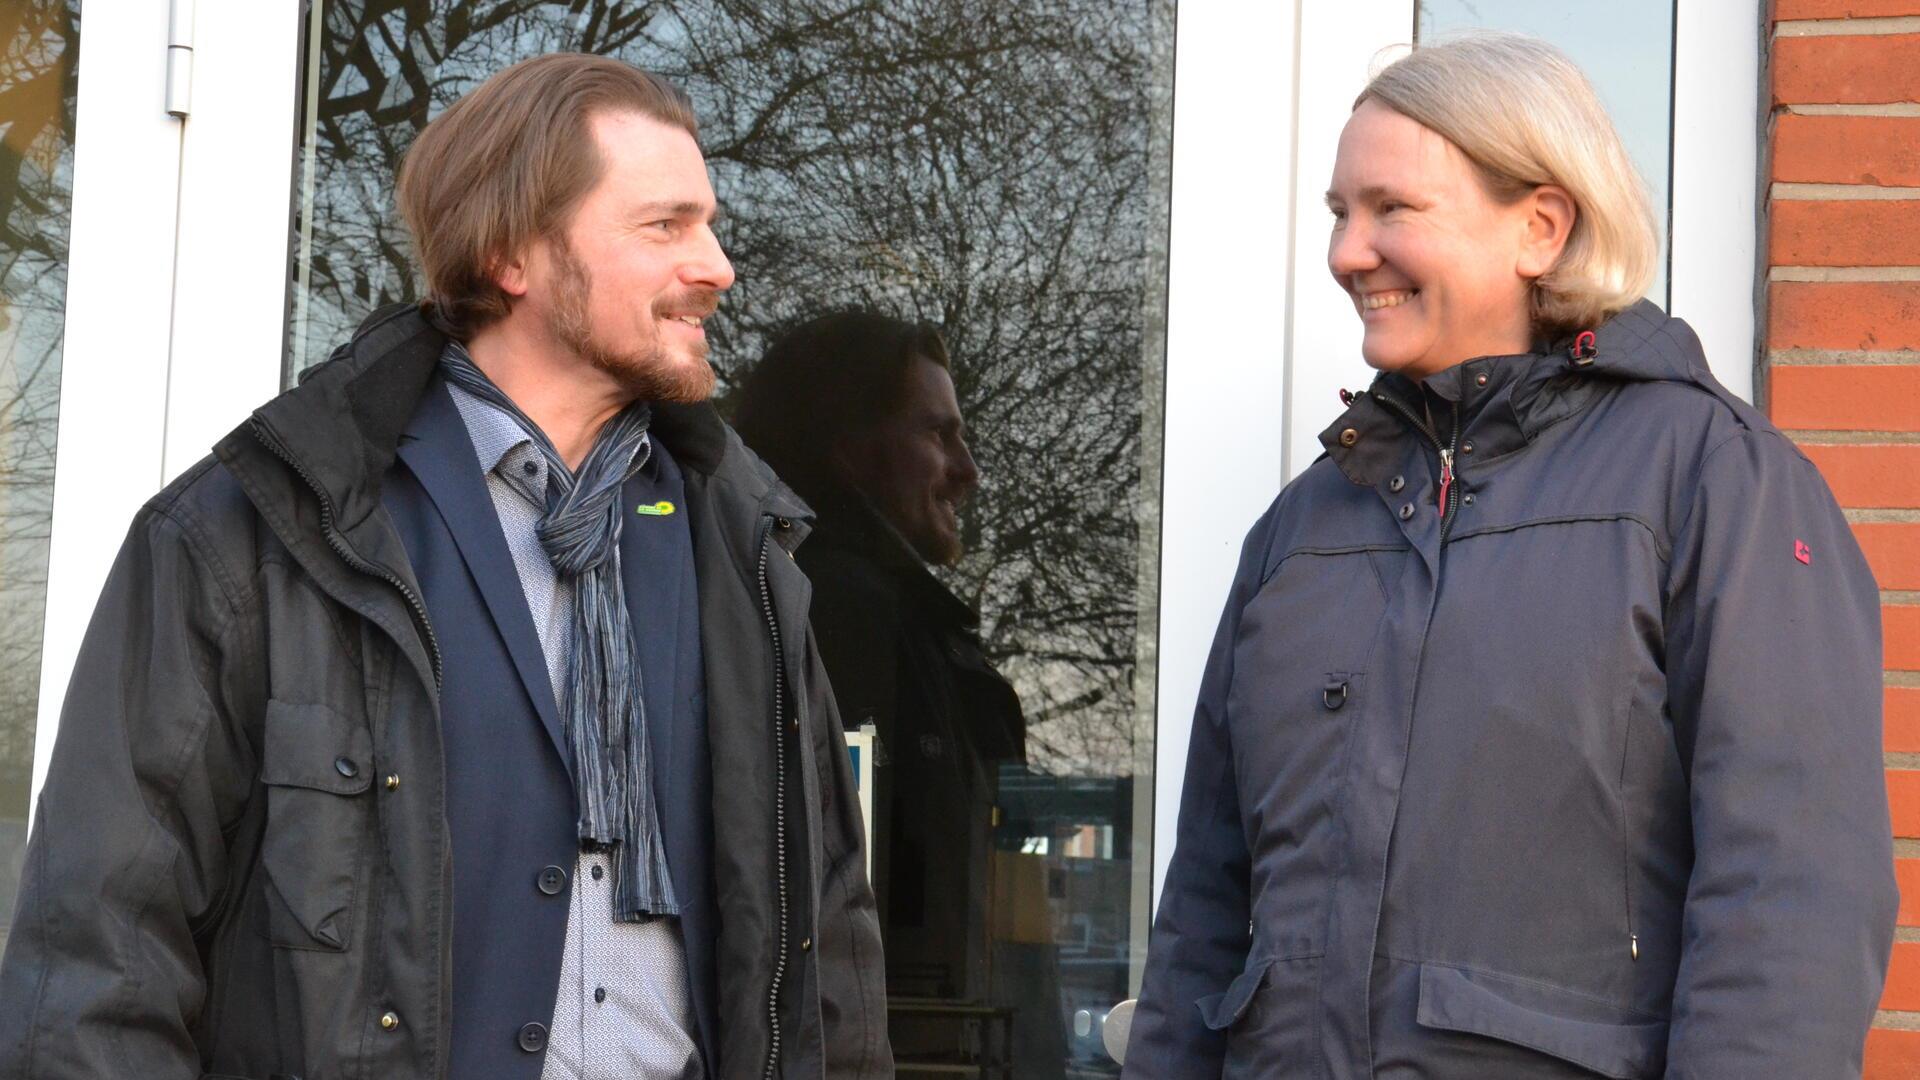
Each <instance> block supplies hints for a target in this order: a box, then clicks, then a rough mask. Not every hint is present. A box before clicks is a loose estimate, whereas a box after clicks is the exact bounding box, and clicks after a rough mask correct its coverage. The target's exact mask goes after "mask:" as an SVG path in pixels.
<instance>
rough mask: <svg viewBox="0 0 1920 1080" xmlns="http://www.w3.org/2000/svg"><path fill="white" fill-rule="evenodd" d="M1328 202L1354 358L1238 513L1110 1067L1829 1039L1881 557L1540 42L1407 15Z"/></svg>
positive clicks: (1728, 1055) (1626, 1053)
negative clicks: (1159, 876)
mask: <svg viewBox="0 0 1920 1080" xmlns="http://www.w3.org/2000/svg"><path fill="white" fill-rule="evenodd" d="M1327 203H1328V206H1329V208H1330V209H1331V211H1332V236H1331V241H1330V245H1329V250H1328V256H1327V261H1328V268H1329V269H1330V270H1331V271H1332V273H1333V275H1334V277H1335V279H1336V280H1338V281H1339V283H1340V284H1341V285H1342V286H1343V287H1344V288H1345V289H1346V291H1347V292H1348V294H1349V295H1350V296H1351V297H1352V299H1353V304H1354V309H1355V311H1356V313H1357V314H1358V315H1359V317H1360V319H1361V320H1362V322H1363V324H1364V326H1365V338H1364V344H1363V346H1362V351H1363V353H1364V355H1365V357H1366V360H1367V362H1368V363H1369V364H1370V365H1371V366H1372V367H1374V368H1375V369H1377V371H1378V376H1377V377H1376V378H1375V379H1374V381H1373V384H1372V386H1371V387H1370V388H1369V389H1367V390H1365V391H1361V392H1359V393H1356V394H1353V395H1351V400H1350V402H1349V407H1348V408H1347V410H1346V411H1345V413H1344V414H1342V415H1341V416H1340V417H1339V418H1338V419H1337V420H1335V421H1334V423H1333V424H1332V426H1330V427H1329V428H1328V429H1327V431H1326V433H1325V434H1324V435H1323V436H1322V440H1323V442H1324V443H1325V445H1326V447H1327V454H1326V456H1325V457H1323V458H1322V459H1321V460H1319V461H1318V462H1316V463H1315V464H1314V465H1313V466H1312V467H1311V468H1309V469H1308V470H1307V472H1306V473H1305V474H1303V475H1302V476H1301V477H1300V478H1299V479H1298V480H1296V481H1295V482H1293V483H1292V484H1290V485H1289V486H1288V487H1287V488H1286V490H1284V491H1283V492H1281V494H1280V497H1279V498H1278V499H1277V500H1276V501H1275V503H1274V504H1273V507H1272V509H1271V510H1270V511H1269V512H1268V513H1267V514H1266V516H1265V517H1264V518H1263V519H1262V520H1261V521H1260V522H1259V523H1258V524H1257V525H1256V526H1255V527H1254V529H1253V531H1252V534H1251V535H1250V536H1249V537H1248V539H1247V543H1246V546H1245V549H1244V554H1243V556H1242V559H1241V563H1240V569H1239V576H1238V579H1237V581H1236V583H1235V585H1234V587H1233V591H1232V594H1231V596H1230V598H1229V600H1228V603H1227V608H1226V612H1225V615H1224V616H1223V618H1222V621H1221V626H1220V630H1219V634H1218V636H1217V638H1216V639H1215V642H1214V647H1213V654H1212V657H1211V662H1210V666H1209V670H1208V674H1207V677H1206V680H1205V683H1204V686H1203V689H1202V691H1201V698H1200V703H1199V709H1198V712H1197V715H1196V717H1195V719H1194V726H1193V734H1192V750H1191V756H1190V758H1189V762H1188V768H1187V778H1186V786H1185V794H1184V796H1183V798H1182V801H1181V806H1180V825H1179V839H1178V845H1177V848H1176V850H1175V852H1174V856H1173V862H1172V866H1171V868H1170V870H1169V873H1168V878H1167V883H1166V887H1165V891H1164V893H1163V895H1162V898H1161V902H1160V908H1159V914H1158V920H1157V922H1156V924H1155V928H1154V937H1153V941H1152V949H1151V952H1150V954H1149V957H1148V962H1147V972H1146V984H1145V988H1144V990H1143V991H1142V994H1141V999H1140V1006H1139V1011H1138V1014H1137V1018H1136V1021H1135V1025H1134V1029H1133V1038H1132V1044H1131V1046H1130V1048H1129V1052H1128V1059H1127V1065H1126V1070H1127V1075H1129V1076H1135V1077H1153V1078H1162V1077H1208V1078H1212V1077H1252V1076H1259V1077H1308V1078H1329V1080H1333V1078H1339V1080H1346V1078H1356V1077H1382V1078H1394V1080H1414V1078H1419V1080H1469V1078H1470V1080H1498V1078H1506V1077H1527V1078H1540V1077H1547V1078H1555V1077H1565V1078H1573V1077H1593V1076H1607V1077H1662V1076H1665V1077H1674V1078H1679V1077H1685V1078H1688V1080H1704V1078H1709V1077H1727V1078H1741V1080H1747V1078H1753V1077H1792V1078H1807V1080H1815V1078H1817V1080H1832V1078H1837V1077H1849V1076H1852V1077H1857V1076H1858V1075H1859V1073H1860V1061H1861V1045H1862V1041H1863V1039H1864V1036H1865V1034H1866V1029H1867V1025H1868V1022H1869V1020H1870V1018H1871V1017H1872V1014H1873V1009H1874V1005H1875V1002H1876V1000H1877V998H1878V995H1879V992H1880V987H1881V982H1882V979H1883V977H1884V974H1885V971H1886V962H1887V954H1888V949H1889V947H1890V941H1891V937H1892V926H1893V917H1894V905H1895V893H1894V888H1893V881H1892V872H1891V850H1890V848H1891V844H1890V841H1889V837H1888V826H1887V799H1886V789H1885V781H1884V778H1883V776H1882V772H1881V759H1880V702H1881V687H1880V681H1881V680H1880V663H1881V662H1880V638H1879V596H1878V592H1877V590H1876V588H1875V585H1874V581H1873V578H1872V576H1871V575H1870V574H1869V572H1868V570H1867V567H1866V565H1865V562H1864V561H1863V560H1862V558H1861V556H1860V552H1859V550H1858V548H1857V547H1856V546H1855V544H1854V541H1853V539H1852V537H1851V534H1850V532H1849V530H1848V527H1847V524H1846V521H1845V520H1844V519H1843V518H1842V516H1841V514H1840V511H1839V510H1838V509H1837V508H1836V507H1835V505H1834V502H1833V498H1832V496H1831V495H1830V494H1829V492H1828V490H1827V487H1826V485H1825V484H1824V483H1823V482H1822V481H1821V479H1820V476H1819V475H1818V473H1816V472H1815V471H1814V468H1813V466H1812V465H1811V464H1809V463H1808V461H1807V460H1806V459H1805V458H1804V457H1803V456H1801V455H1800V454H1799V453H1798V452H1797V451H1796V450H1795V448H1794V446H1793V444H1792V443H1791V442H1789V441H1788V440H1787V439H1785V438H1784V437H1782V436H1781V434H1780V433H1779V432H1778V431H1776V430H1775V429H1774V428H1773V426H1772V425H1771V424H1769V423H1768V422H1767V420H1766V418H1765V417H1764V416H1763V415H1761V414H1760V413H1759V412H1757V411H1756V410H1754V409H1753V408H1752V407H1751V406H1749V405H1747V404H1746V403H1744V402H1742V401H1740V400H1739V399H1737V398H1735V397H1733V396H1732V395H1731V394H1729V393H1728V392H1727V391H1726V390H1725V389H1723V388H1722V387H1721V386H1720V384H1719V383H1717V382H1715V381H1714V379H1713V376H1712V375H1710V374H1709V373H1708V370H1707V365H1706V360H1705V358H1704V357H1703V356H1702V355H1701V351H1700V345H1699V342H1698V340H1697V339H1696V338H1695V337H1694V335H1693V333H1692V331H1690V330H1689V329H1688V328H1687V327H1686V325H1685V324H1684V323H1682V322H1680V321H1679V320H1678V319H1673V318H1670V317H1668V316H1667V315H1665V314H1663V313H1662V312H1661V311H1660V310H1659V309H1658V308H1656V307H1654V306H1653V305H1651V304H1650V303H1647V302H1646V301H1645V300H1643V299H1642V294H1643V293H1644V292H1645V290H1646V288H1647V286H1648V284H1649V282H1650V280H1651V279H1652V277H1653V274H1654V266H1655V259H1656V258H1657V257H1658V251H1659V240H1658V234H1657V230H1656V227H1655V224H1654V217H1653V214H1652V212H1651V210H1650V208H1649V205H1648V199H1647V196H1646V193H1645V190H1644V188H1643V186H1642V185H1641V184H1640V182H1639V181H1638V179H1637V178H1636V176H1635V173H1634V170H1633V167H1632V165H1631V164H1630V162H1629V161H1628V159H1627V156H1626V153H1625V152H1624V150H1623V149H1622V148H1621V144H1620V140H1619V138H1618V136H1617V135H1616V134H1615V132H1614V130H1613V126H1612V124H1611V123H1610V122H1609V120H1608V118H1607V116H1606V114H1605V112H1604V111H1603V110H1602V109H1601V107H1600V105H1599V103H1598V101H1597V100H1596V98H1595V96H1594V93H1593V90H1592V88H1591V87H1590V86H1589V85H1588V83H1587V81H1586V80H1585V78H1584V77H1583V76H1582V75H1581V74H1580V72H1579V71H1578V69H1577V68H1575V67H1574V66H1573V65H1572V64H1571V63H1570V62H1569V61H1568V60H1567V59H1566V58H1565V57H1564V56H1563V55H1561V54H1560V53H1559V52H1558V51H1556V50H1554V49H1553V48H1552V47H1550V46H1548V45H1546V44H1544V43H1542V42H1539V41H1535V40H1532V39H1529V38H1524V37H1518V36H1512V35H1493V34H1485V35H1476V36H1473V37H1467V38H1461V39H1456V40H1454V41H1451V42H1448V43H1445V44H1441V45H1437V46H1434V47H1430V48H1424V49H1420V50H1418V51H1415V52H1414V53H1412V54H1411V55H1409V56H1408V57H1406V58H1405V59H1402V60H1400V61H1399V62H1398V63H1395V64H1393V65H1392V66H1390V67H1388V68H1386V69H1385V70H1384V71H1383V72H1381V73H1380V74H1379V75H1378V76H1377V77H1376V78H1375V79H1374V80H1373V82H1372V83H1371V85H1369V86H1368V88H1367V90H1366V92H1365V93H1364V94H1363V95H1362V96H1361V98H1360V100H1359V102H1358V103H1357V105H1356V107H1355V109H1354V111H1353V115H1352V118H1351V119H1350V120H1349V122H1348V124H1347V126H1346V129H1345V131H1344V132H1343V133H1342V135H1341V139H1340V147H1339V155H1338V159H1337V162H1336V164H1335V167H1334V175H1333V182H1332V186H1331V188H1330V189H1329V191H1328V193H1327Z"/></svg>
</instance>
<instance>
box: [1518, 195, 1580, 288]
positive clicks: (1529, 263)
mask: <svg viewBox="0 0 1920 1080" xmlns="http://www.w3.org/2000/svg"><path fill="white" fill-rule="evenodd" d="M1521 206H1522V208H1523V210H1524V212H1525V214H1526V235H1525V237H1524V238H1523V239H1522V240H1521V242H1520V256H1519V259H1518V260H1517V261H1516V262H1515V264H1514V269H1515V270H1516V271H1518V272H1519V274H1520V276H1521V277H1523V278H1529V279H1532V278H1538V277H1541V276H1543V275H1545V274H1546V273H1547V272H1548V271H1550V270H1552V269H1553V266H1554V264H1555V263H1557V262H1559V261H1560V253H1561V252H1562V251H1564V250H1566V247H1567V237H1568V236H1570V235H1572V233H1573V223H1574V221H1575V220H1577V219H1578V218H1579V216H1580V211H1579V210H1578V209H1576V208H1575V207H1574V205H1573V196H1571V195H1568V194H1567V189H1565V188H1563V187H1561V186H1559V185H1558V184H1541V185H1540V186H1539V187H1537V188H1534V189H1533V191H1532V192H1531V193H1530V194H1528V195H1527V197H1526V198H1524V199H1522V200H1521Z"/></svg>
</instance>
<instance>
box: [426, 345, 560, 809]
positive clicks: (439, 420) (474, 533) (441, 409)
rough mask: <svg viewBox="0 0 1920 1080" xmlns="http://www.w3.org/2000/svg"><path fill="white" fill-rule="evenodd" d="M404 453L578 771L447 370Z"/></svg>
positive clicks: (543, 717)
mask: <svg viewBox="0 0 1920 1080" xmlns="http://www.w3.org/2000/svg"><path fill="white" fill-rule="evenodd" d="M400 459H401V460H402V461H404V462H405V463H406V465H407V468H409V469H411V470H412V471H413V475H414V476H415V477H416V478H418V479H419V481H420V486H421V487H422V488H425V489H426V492H427V495H428V497H430V498H431V499H432V500H433V504H434V507H435V509H437V510H439V512H440V517H441V519H442V520H444V521H445V522H446V525H447V531H448V532H450V533H452V534H453V541H454V543H455V544H456V545H457V546H458V547H459V548H460V557H461V559H462V560H464V561H465V562H466V564H467V570H468V572H469V573H470V574H471V575H472V576H473V580H474V583H475V584H476V585H477V586H478V587H479V589H480V595H481V596H482V597H483V598H485V600H486V603H487V611H488V612H489V613H490V614H492V616H493V625H494V629H495V630H496V631H498V632H499V634H500V637H501V638H502V639H503V640H504V641H505V642H506V644H507V652H508V653H509V654H510V655H511V656H512V657H513V666H514V668H515V670H516V671H517V672H518V673H519V675H520V682H521V684H522V686H524V687H525V689H526V691H527V697H528V698H529V699H531V700H532V702H533V708H534V711H535V712H537V713H538V714H539V716H540V722H541V724H542V725H544V726H545V727H546V729H547V735H548V737H549V738H550V739H551V741H552V742H553V748H554V751H555V752H556V753H558V754H559V755H560V760H561V761H562V762H564V763H565V764H566V767H567V774H568V775H569V776H571V775H572V774H573V755H572V754H571V753H569V752H568V750H567V740H566V736H565V733H564V732H562V731H561V728H560V710H559V708H558V707H557V705H556V703H555V702H554V699H553V683H552V681H551V680H550V679H549V678H548V677H547V659H546V654H545V653H544V652H542V651H541V649H540V637H539V634H538V633H537V632H535V630H534V627H533V616H532V615H531V614H530V613H529V612H528V610H527V597H526V593H525V592H524V591H523V590H522V589H521V586H520V572H519V571H518V570H517V569H515V568H514V565H513V555H512V554H511V553H510V552H509V551H508V550H507V538H506V535H505V534H504V533H502V532H501V531H500V516H499V514H498V513H496V512H495V510H494V508H493V497H492V496H491V495H490V494H488V492H487V481H486V476H485V474H483V473H482V472H481V471H480V463H479V460H478V459H477V458H476V457H475V456H474V450H473V439H472V437H471V436H470V435H469V434H468V433H467V425H466V422H465V421H464V420H462V419H461V418H460V410H459V409H458V408H457V407H456V406H455V405H454V403H453V397H452V395H451V394H449V393H448V392H447V387H446V383H445V382H444V381H443V380H442V379H440V377H439V376H435V377H434V380H433V383H432V385H430V386H428V388H427V392H426V395H425V397H423V398H422V399H421V402H420V407H419V408H418V409H417V410H415V412H414V414H413V419H412V421H411V422H410V423H409V424H408V425H407V429H406V432H405V433H404V434H403V435H402V436H401V439H400Z"/></svg>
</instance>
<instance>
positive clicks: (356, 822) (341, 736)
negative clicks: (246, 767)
mask: <svg viewBox="0 0 1920 1080" xmlns="http://www.w3.org/2000/svg"><path fill="white" fill-rule="evenodd" d="M264 742H265V755H264V758H265V760H264V761H263V762H262V764H261V768H260V780H261V782H262V783H263V784H265V785H266V789H267V829H266V836H265V838H264V839H263V840H262V841H261V846H260V863H261V867H262V868H263V869H264V870H265V871H266V874H265V877H266V883H265V889H266V899H267V937H268V939H269V940H270V941H271V942H272V943H273V944H274V945H277V946H281V947H284V948H290V949H314V950H319V951H326V952H342V951H345V950H346V948H347V947H348V944H349V942H350V940H351V937H350V935H351V931H352V927H353V911H354V901H355V898H356V893H357V891H358V886H359V881H360V878H361V876H362V869H363V867H362V864H363V862H364V861H365V859H364V856H365V851H366V846H367V845H366V843H365V835H366V830H367V829H368V828H369V827H370V818H371V811H372V806H371V801H370V797H369V796H368V794H367V793H368V791H369V789H370V788H371V787H372V786H373V735H372V733H371V732H370V731H369V730H368V729H367V726H366V725H365V724H364V723H361V722H360V721H358V720H355V719H354V718H352V717H349V716H347V715H345V714H343V713H341V712H338V711H336V710H334V709H333V708H331V707H329V706H326V705H321V704H294V703H291V702H285V701H269V702H268V703H267V716H266V735H265V739H264Z"/></svg>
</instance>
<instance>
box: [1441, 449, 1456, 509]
mask: <svg viewBox="0 0 1920 1080" xmlns="http://www.w3.org/2000/svg"><path fill="white" fill-rule="evenodd" d="M1452 488H1453V451H1451V450H1441V451H1440V513H1441V514H1442V515H1445V514H1446V512H1447V492H1448V491H1450V490H1452Z"/></svg>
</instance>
